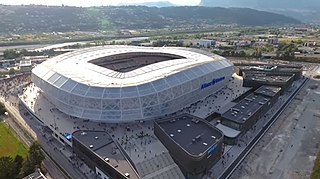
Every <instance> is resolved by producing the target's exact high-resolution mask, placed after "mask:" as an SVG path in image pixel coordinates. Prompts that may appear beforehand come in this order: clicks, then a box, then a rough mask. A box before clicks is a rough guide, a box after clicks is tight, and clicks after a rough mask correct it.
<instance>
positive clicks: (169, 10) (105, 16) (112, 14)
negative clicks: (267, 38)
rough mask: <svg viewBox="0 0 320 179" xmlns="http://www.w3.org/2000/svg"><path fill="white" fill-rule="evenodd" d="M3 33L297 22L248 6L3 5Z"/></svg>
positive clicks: (0, 9) (0, 25)
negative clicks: (85, 6)
mask: <svg viewBox="0 0 320 179" xmlns="http://www.w3.org/2000/svg"><path fill="white" fill-rule="evenodd" d="M0 19H1V21H0V33H8V32H13V33H26V32H66V31H99V30H117V29H161V28H168V27H169V28H181V27H190V26H204V25H212V24H238V25H250V26H264V25H283V24H297V23H300V22H299V21H298V20H295V19H293V18H289V17H286V16H283V15H279V14H275V13H269V12H264V11H257V10H253V9H248V8H245V9H243V8H216V7H193V6H184V7H162V8H157V7H146V6H106V7H90V8H81V7H67V6H35V5H32V6H4V5H0Z"/></svg>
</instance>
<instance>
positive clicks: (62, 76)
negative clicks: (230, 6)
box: [31, 46, 234, 123]
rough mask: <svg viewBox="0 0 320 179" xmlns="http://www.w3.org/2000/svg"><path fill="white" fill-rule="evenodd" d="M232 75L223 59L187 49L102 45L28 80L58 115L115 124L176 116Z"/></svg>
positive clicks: (45, 66) (54, 62) (55, 61)
mask: <svg viewBox="0 0 320 179" xmlns="http://www.w3.org/2000/svg"><path fill="white" fill-rule="evenodd" d="M233 71H234V66H233V64H232V63H230V62H229V61H227V60H226V59H225V58H223V57H220V56H216V55H211V56H208V55H205V54H203V53H200V52H197V51H195V50H190V49H187V48H174V47H160V48H154V47H153V48H148V47H135V46H104V47H93V48H87V49H81V50H77V51H74V52H70V53H67V54H63V55H60V56H57V57H54V58H51V59H49V60H47V61H45V62H43V63H41V64H40V65H38V66H36V67H35V68H34V69H33V70H32V76H31V78H32V81H33V83H34V84H35V86H37V87H38V88H39V89H40V92H41V93H42V94H43V95H44V96H45V97H46V98H47V99H48V100H49V101H50V102H51V103H52V104H53V105H54V106H55V107H56V108H58V109H59V110H60V111H62V112H63V113H65V114H67V115H70V116H73V117H77V118H81V119H89V120H93V121H98V122H108V123H121V122H131V121H139V120H149V119H156V118H159V117H162V116H164V115H166V114H171V113H174V112H177V111H179V110H181V109H182V108H183V107H185V106H187V105H190V104H193V103H195V102H197V101H198V100H199V99H202V98H205V97H206V96H208V95H210V94H212V93H214V92H216V91H218V90H219V89H221V88H222V87H224V86H225V85H226V84H227V83H228V80H229V79H230V78H231V75H232V73H233Z"/></svg>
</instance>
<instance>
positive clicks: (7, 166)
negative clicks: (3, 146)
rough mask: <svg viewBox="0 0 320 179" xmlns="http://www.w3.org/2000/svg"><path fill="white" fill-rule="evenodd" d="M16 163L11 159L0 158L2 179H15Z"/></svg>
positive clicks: (0, 177) (0, 175) (6, 157)
mask: <svg viewBox="0 0 320 179" xmlns="http://www.w3.org/2000/svg"><path fill="white" fill-rule="evenodd" d="M15 177H16V175H15V172H14V161H13V159H12V158H11V157H9V156H5V157H0V179H7V178H15Z"/></svg>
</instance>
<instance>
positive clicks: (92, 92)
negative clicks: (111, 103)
mask: <svg viewBox="0 0 320 179" xmlns="http://www.w3.org/2000/svg"><path fill="white" fill-rule="evenodd" d="M103 90H104V88H100V87H90V88H89V90H88V92H87V94H86V96H88V97H95V98H101V97H102V95H103Z"/></svg>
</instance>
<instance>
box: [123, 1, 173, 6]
mask: <svg viewBox="0 0 320 179" xmlns="http://www.w3.org/2000/svg"><path fill="white" fill-rule="evenodd" d="M118 6H148V7H168V6H175V5H174V4H172V3H171V2H169V1H158V2H144V3H120V4H118Z"/></svg>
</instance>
